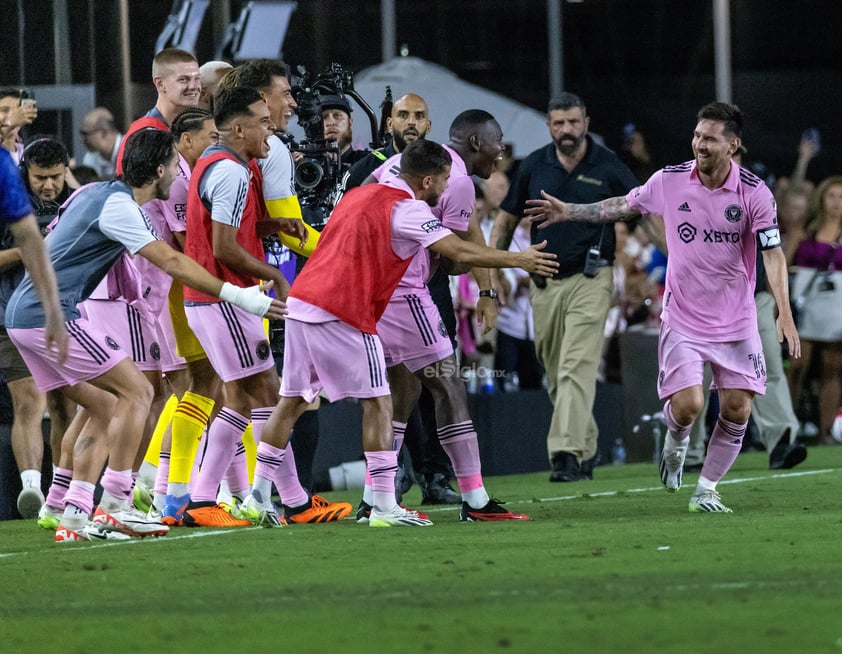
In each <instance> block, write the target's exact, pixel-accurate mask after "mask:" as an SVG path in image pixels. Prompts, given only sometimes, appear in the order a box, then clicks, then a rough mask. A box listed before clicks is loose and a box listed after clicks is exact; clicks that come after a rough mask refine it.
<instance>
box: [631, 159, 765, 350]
mask: <svg viewBox="0 0 842 654" xmlns="http://www.w3.org/2000/svg"><path fill="white" fill-rule="evenodd" d="M626 200H627V201H628V203H629V206H630V207H631V208H632V209H635V210H636V211H639V212H641V213H651V214H660V215H662V216H663V217H664V225H665V229H666V240H667V247H668V248H669V259H668V263H667V276H666V287H665V291H664V303H663V310H662V313H661V319H662V320H663V321H664V322H665V323H667V324H668V325H669V326H670V327H671V328H672V329H674V330H676V331H677V332H679V333H681V334H684V335H686V336H688V337H690V338H694V339H698V340H702V341H715V342H724V341H738V340H743V339H745V338H748V337H749V336H750V335H751V334H752V333H754V332H756V331H757V315H756V309H755V305H754V281H755V276H756V265H757V263H756V262H757V241H756V236H755V235H756V234H757V233H758V232H761V233H762V234H761V235H766V236H767V237H769V236H771V237H772V239H776V234H777V229H778V225H777V214H776V210H775V200H774V198H773V196H772V192H771V191H770V190H769V189H768V187H767V186H766V184H764V183H763V180H761V179H760V178H759V177H757V176H756V175H754V174H753V173H751V172H749V171H748V170H746V169H744V168H741V167H740V166H738V165H737V164H735V163H732V164H731V172H730V174H729V175H728V178H727V180H726V181H725V184H724V185H723V186H722V187H721V188H718V189H715V190H711V189H708V188H707V187H705V186H703V185H702V183H701V182H700V181H699V178H698V175H697V174H696V164H695V162H694V161H688V162H686V163H683V164H680V165H677V166H667V167H666V168H663V169H662V170H659V171H658V172H656V173H655V174H654V175H652V177H650V178H649V180H648V181H647V182H646V183H645V184H643V185H642V186H638V187H637V188H634V189H632V190H631V191H629V193H628V195H627V196H626ZM767 240H768V238H767ZM771 244H774V243H771ZM777 244H778V245H779V244H780V240H779V239H777Z"/></svg>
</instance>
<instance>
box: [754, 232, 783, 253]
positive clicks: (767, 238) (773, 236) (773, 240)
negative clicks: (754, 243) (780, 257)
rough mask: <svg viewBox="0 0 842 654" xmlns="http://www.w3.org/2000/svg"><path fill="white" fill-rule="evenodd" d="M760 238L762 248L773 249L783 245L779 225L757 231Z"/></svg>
mask: <svg viewBox="0 0 842 654" xmlns="http://www.w3.org/2000/svg"><path fill="white" fill-rule="evenodd" d="M757 236H758V237H759V238H760V249H761V250H772V249H774V248H779V247H781V230H780V229H778V228H777V227H768V228H766V229H763V230H760V231H759V232H757Z"/></svg>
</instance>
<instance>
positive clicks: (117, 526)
mask: <svg viewBox="0 0 842 654" xmlns="http://www.w3.org/2000/svg"><path fill="white" fill-rule="evenodd" d="M94 522H95V523H96V524H98V525H99V526H100V527H101V528H102V529H103V530H105V531H119V532H120V533H123V534H127V535H128V536H164V535H165V534H167V533H169V530H170V528H169V527H167V525H165V524H162V523H161V522H160V520H158V519H155V518H150V517H148V516H147V515H146V514H145V513H141V512H140V511H138V510H137V509H136V508H134V507H133V506H130V507H128V508H126V509H118V510H116V511H112V512H110V513H109V512H106V511H104V510H103V509H102V508H101V507H97V508H96V511H94Z"/></svg>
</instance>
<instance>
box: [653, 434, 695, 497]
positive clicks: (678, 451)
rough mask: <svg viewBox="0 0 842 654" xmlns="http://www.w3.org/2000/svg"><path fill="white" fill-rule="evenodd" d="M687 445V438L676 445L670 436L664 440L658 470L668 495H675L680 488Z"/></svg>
mask: <svg viewBox="0 0 842 654" xmlns="http://www.w3.org/2000/svg"><path fill="white" fill-rule="evenodd" d="M689 444H690V439H689V438H685V439H684V440H683V441H682V442H681V443H676V442H675V440H674V439H673V438H672V436H670V435H667V437H666V438H665V439H664V449H663V450H662V451H661V461H660V463H659V464H658V470H659V472H660V473H661V482H662V483H663V484H664V487H665V488H666V489H667V491H669V492H670V493H675V492H676V491H677V490H678V489H679V488H681V480H682V478H683V477H684V458H685V457H686V456H687V446H688V445H689Z"/></svg>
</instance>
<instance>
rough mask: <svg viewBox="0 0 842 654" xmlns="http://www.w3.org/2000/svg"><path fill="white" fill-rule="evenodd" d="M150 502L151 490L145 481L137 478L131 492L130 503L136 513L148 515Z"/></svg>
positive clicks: (150, 506) (151, 499)
mask: <svg viewBox="0 0 842 654" xmlns="http://www.w3.org/2000/svg"><path fill="white" fill-rule="evenodd" d="M152 501H153V498H152V490H151V489H150V488H149V486H148V485H147V484H146V482H145V481H143V480H142V479H141V478H140V477H138V478H137V480H135V483H134V490H133V491H132V503H133V504H134V506H135V508H136V509H137V510H138V511H141V512H142V513H149V509H151V508H152Z"/></svg>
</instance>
